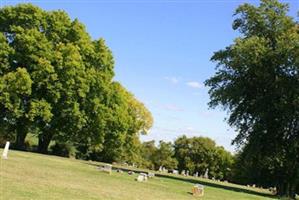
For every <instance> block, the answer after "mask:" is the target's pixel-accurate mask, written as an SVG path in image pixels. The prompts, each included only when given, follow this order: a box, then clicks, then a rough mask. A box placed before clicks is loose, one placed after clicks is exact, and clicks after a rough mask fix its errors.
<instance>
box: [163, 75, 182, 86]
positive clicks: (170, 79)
mask: <svg viewBox="0 0 299 200" xmlns="http://www.w3.org/2000/svg"><path fill="white" fill-rule="evenodd" d="M164 79H165V80H167V81H169V82H171V83H172V84H177V83H178V82H179V79H178V78H177V77H174V76H172V77H169V76H166V77H164Z"/></svg>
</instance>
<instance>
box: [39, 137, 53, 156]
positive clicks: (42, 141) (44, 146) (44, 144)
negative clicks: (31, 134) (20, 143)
mask: <svg viewBox="0 0 299 200" xmlns="http://www.w3.org/2000/svg"><path fill="white" fill-rule="evenodd" d="M52 137H53V135H52V134H51V133H47V132H45V133H43V134H41V135H40V136H39V137H38V147H37V151H38V152H39V153H44V154H46V153H48V147H49V144H50V142H51V140H52Z"/></svg>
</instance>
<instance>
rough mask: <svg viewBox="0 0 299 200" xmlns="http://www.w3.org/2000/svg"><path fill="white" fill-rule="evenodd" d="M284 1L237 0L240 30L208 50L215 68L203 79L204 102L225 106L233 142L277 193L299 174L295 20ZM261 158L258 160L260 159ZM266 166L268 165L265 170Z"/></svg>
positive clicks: (298, 31) (289, 191) (287, 190)
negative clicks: (255, 1)
mask: <svg viewBox="0 0 299 200" xmlns="http://www.w3.org/2000/svg"><path fill="white" fill-rule="evenodd" d="M287 12H288V5H287V4H283V3H279V2H278V1H277V0H262V1H261V3H260V5H259V6H257V7H256V6H253V5H250V4H244V5H241V6H240V7H239V8H238V9H237V10H236V13H235V16H236V19H235V21H234V23H233V28H234V29H235V30H238V31H239V32H240V34H241V36H240V37H238V38H236V39H235V40H234V42H233V44H231V45H230V46H228V47H226V48H225V49H224V50H220V51H218V52H216V53H215V54H214V56H213V57H212V61H215V62H216V63H217V72H216V74H215V75H214V76H213V77H211V78H210V79H209V80H207V81H206V85H207V86H209V87H210V91H209V94H210V97H211V101H210V106H211V107H215V106H218V105H221V106H223V108H224V109H227V110H228V111H229V112H230V115H229V118H228V123H229V124H230V125H231V126H233V127H235V128H236V130H237V131H238V132H239V134H238V135H237V137H236V138H235V140H234V143H236V144H238V145H240V146H244V145H245V146H246V151H245V153H246V154H247V156H249V157H250V156H252V157H254V158H255V159H256V160H258V161H261V162H259V163H261V164H262V165H263V166H262V167H261V169H263V171H262V172H263V175H264V176H265V175H266V174H267V176H271V177H272V181H273V180H275V181H273V182H272V184H275V186H276V187H277V188H278V194H279V195H286V196H289V197H291V198H294V196H295V189H296V186H298V180H299V157H298V155H299V28H298V27H299V26H298V23H297V22H295V21H294V20H293V18H291V17H290V16H287ZM263 161H264V162H263ZM265 169H268V170H265Z"/></svg>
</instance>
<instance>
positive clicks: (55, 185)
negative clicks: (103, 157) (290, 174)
mask: <svg viewBox="0 0 299 200" xmlns="http://www.w3.org/2000/svg"><path fill="white" fill-rule="evenodd" d="M0 152H2V150H0ZM93 164H94V162H93ZM136 176H137V175H134V176H130V175H128V174H127V173H122V174H121V173H117V172H113V173H112V175H109V174H106V173H104V172H100V171H98V170H97V169H96V167H95V166H94V165H90V164H89V162H85V161H80V160H73V159H67V158H61V157H56V156H47V155H41V154H35V153H28V152H20V151H10V152H9V159H8V160H1V168H0V181H1V182H0V200H2V199H9V200H19V199H20V200H21V199H24V200H25V199H26V200H27V199H28V200H29V199H30V200H35V199H36V200H47V199H57V200H67V199H69V200H77V199H78V200H79V199H82V200H83V199H86V200H92V199H94V200H177V199H182V200H185V199H186V200H187V199H188V200H190V199H191V200H192V199H205V200H247V199H248V200H259V199H260V200H264V199H270V198H266V197H263V196H261V195H258V194H257V195H252V194H249V193H247V192H246V191H245V190H244V191H243V192H236V191H233V190H232V189H225V188H223V187H222V186H223V185H224V186H229V187H231V188H238V186H237V185H232V184H229V183H218V182H215V181H208V182H206V183H207V184H206V185H209V184H208V183H212V184H214V186H206V187H205V195H204V197H202V198H195V197H193V196H192V195H191V194H190V192H191V188H192V186H193V184H194V183H191V182H190V180H189V179H185V180H176V179H173V178H160V177H155V178H153V179H151V180H149V181H147V182H143V183H139V182H136V181H135V180H134V179H135V177H136ZM218 185H219V187H218ZM240 188H244V187H243V186H240ZM255 190H256V191H257V192H265V191H262V190H261V191H259V190H258V189H255ZM261 194H262V193H261Z"/></svg>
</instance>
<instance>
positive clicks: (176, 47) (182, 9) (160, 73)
mask: <svg viewBox="0 0 299 200" xmlns="http://www.w3.org/2000/svg"><path fill="white" fill-rule="evenodd" d="M0 1H1V6H3V5H8V4H16V3H19V2H32V3H33V4H36V5H38V6H40V7H42V8H43V9H46V10H53V9H63V10H65V11H66V12H67V13H68V14H69V15H70V16H71V17H72V18H78V19H79V20H80V21H81V22H83V23H84V24H85V25H86V28H87V31H88V32H89V33H90V35H91V36H92V37H93V38H94V39H98V38H100V37H102V38H104V39H105V40H106V42H107V45H108V46H109V47H110V48H111V50H112V51H113V54H114V57H115V61H116V64H115V72H116V77H115V80H117V81H119V82H121V83H122V84H123V85H124V86H125V87H126V88H127V89H128V90H130V91H131V92H132V93H134V94H135V96H136V97H137V98H138V99H139V100H141V101H142V102H144V103H145V105H146V106H147V107H148V109H149V110H150V111H151V112H152V114H153V117H154V126H153V128H152V130H151V131H150V133H149V134H148V135H146V136H142V137H141V138H142V140H152V139H154V140H157V141H159V140H166V141H173V140H174V139H176V138H177V137H178V136H180V135H182V134H186V135H188V136H207V137H210V138H212V139H214V140H215V141H216V142H217V144H218V145H222V146H224V147H225V148H226V149H227V150H230V151H234V147H233V146H231V145H230V143H231V140H232V139H233V138H234V137H235V135H236V133H235V132H234V130H233V129H232V128H230V127H229V126H228V125H227V124H226V122H225V121H224V119H225V117H226V116H227V113H226V112H225V111H223V110H221V109H217V110H210V109H208V106H207V103H208V101H209V96H208V93H207V91H208V89H207V88H205V87H204V86H203V81H204V80H206V79H207V78H209V77H210V76H212V75H213V74H214V73H215V70H214V69H215V63H212V62H210V57H211V56H212V55H213V52H215V51H217V50H220V49H222V48H224V47H225V46H227V45H229V44H231V43H232V41H233V39H234V38H235V37H237V36H238V33H237V32H235V31H233V30H232V28H231V24H232V21H233V16H232V15H233V12H234V10H235V9H236V7H237V6H238V5H240V4H242V3H244V2H248V3H252V4H258V3H259V1H250V0H248V1H243V0H239V1H235V0H192V1H191V0H190V1H189V0H173V1H170V0H144V1H142V0H139V1H137V0H123V1H121V0H118V1H114V0H111V1H108V0H77V1H70V0H69V1H58V0H51V1H50V0H45V1H24V0H23V1H11V0H0ZM283 2H288V3H290V7H291V11H290V15H292V16H294V17H295V16H296V12H297V11H298V10H299V1H298V0H289V1H283Z"/></svg>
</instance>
